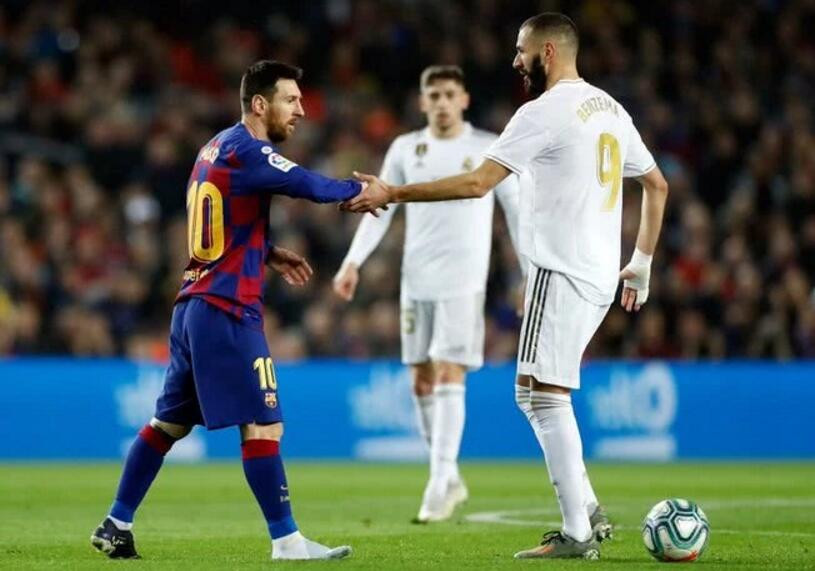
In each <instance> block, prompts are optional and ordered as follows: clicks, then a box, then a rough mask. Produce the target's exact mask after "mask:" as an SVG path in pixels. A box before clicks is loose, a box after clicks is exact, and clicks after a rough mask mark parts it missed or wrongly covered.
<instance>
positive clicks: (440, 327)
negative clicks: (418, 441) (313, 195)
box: [334, 65, 519, 523]
mask: <svg viewBox="0 0 815 571" xmlns="http://www.w3.org/2000/svg"><path fill="white" fill-rule="evenodd" d="M419 87H420V90H421V93H420V106H421V109H422V111H423V112H424V114H425V115H426V116H427V122H428V125H427V127H425V128H424V129H420V130H418V131H413V132H411V133H407V134H405V135H402V136H400V137H398V138H397V139H396V140H395V141H394V142H393V144H392V145H391V147H390V149H388V152H387V154H386V155H385V161H384V164H383V165H382V171H381V177H382V179H383V180H385V181H386V182H388V183H389V184H396V185H398V184H406V183H412V182H426V181H430V180H435V179H437V178H442V177H445V176H451V175H455V174H459V173H462V172H467V171H469V170H472V169H473V168H475V165H476V164H477V163H478V162H480V161H481V160H482V159H483V156H484V151H486V150H487V148H488V147H489V146H490V144H492V142H493V141H495V139H496V135H494V134H493V133H490V132H488V131H483V130H481V129H476V128H475V127H473V126H472V125H471V124H470V123H468V122H466V121H465V120H464V111H465V110H466V109H467V107H468V105H469V98H470V96H469V94H468V93H467V91H466V89H465V86H464V73H463V72H462V70H461V68H459V67H458V66H452V65H445V66H441V65H436V66H431V67H428V68H427V69H425V70H424V72H423V73H422V75H421V78H420V81H419ZM518 185H519V181H518V177H517V176H510V177H507V178H506V179H505V180H504V181H503V182H501V183H500V184H498V185H497V186H496V187H495V192H490V193H488V194H486V195H485V196H483V197H481V198H475V199H468V200H458V201H453V202H445V203H441V204H408V205H407V207H406V208H405V216H406V220H407V227H406V236H405V247H404V257H403V260H402V283H401V296H400V298H401V299H400V305H401V321H402V323H401V325H402V327H401V336H402V339H401V341H402V362H403V363H405V364H406V365H409V366H410V371H411V376H412V379H413V394H414V399H413V402H414V405H415V407H416V416H417V419H418V423H419V431H420V433H421V434H422V436H423V437H424V439H425V440H426V441H427V443H428V445H429V447H430V478H429V480H428V482H427V486H426V487H425V491H424V496H423V499H422V504H421V507H420V508H419V513H418V515H417V517H416V518H415V520H414V521H416V522H417V523H427V522H432V521H441V520H445V519H447V518H449V517H450V516H451V515H452V513H453V510H454V509H455V507H456V505H458V504H460V503H461V502H463V501H464V500H466V499H467V495H468V492H467V487H466V486H465V484H464V481H463V480H462V478H461V475H460V474H459V470H458V462H457V460H458V452H459V447H460V444H461V437H462V433H463V430H464V413H465V407H464V388H465V378H466V375H467V372H468V371H473V370H476V369H478V368H479V367H481V365H482V363H483V361H484V297H485V291H486V286H487V270H488V266H489V260H490V242H491V239H492V233H491V232H490V230H491V228H492V218H493V206H494V203H495V198H496V197H497V198H498V201H499V202H500V203H501V206H502V207H503V209H504V215H505V216H506V220H507V226H508V227H509V232H510V236H511V238H512V242H513V244H516V242H517V240H516V237H517V227H518V196H519V192H518ZM395 212H396V208H390V209H389V210H387V211H386V212H384V213H383V215H382V216H380V217H374V216H372V215H370V214H366V215H365V216H364V217H363V218H362V220H361V222H360V224H359V227H358V228H357V232H356V234H355V235H354V240H353V242H352V243H351V247H350V249H349V251H348V255H347V256H346V257H345V260H344V261H343V264H342V266H341V267H340V270H339V272H337V275H336V276H335V277H334V291H335V292H336V293H337V294H338V295H339V296H340V297H342V298H343V299H345V300H347V301H350V300H351V299H352V298H353V296H354V292H355V290H356V287H357V283H358V281H359V268H360V266H362V264H363V263H364V262H365V260H366V259H367V258H368V256H369V255H370V254H371V252H373V250H374V249H375V248H376V246H377V245H378V244H379V242H380V240H382V237H383V236H384V235H385V232H386V231H387V230H388V226H389V225H390V223H391V220H392V219H393V215H394V213H395ZM516 250H517V248H516Z"/></svg>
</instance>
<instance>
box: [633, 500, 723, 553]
mask: <svg viewBox="0 0 815 571" xmlns="http://www.w3.org/2000/svg"><path fill="white" fill-rule="evenodd" d="M708 539H710V524H709V523H708V521H707V516H706V515H705V512H703V511H702V508H700V507H699V506H697V505H696V504H695V503H693V502H691V501H688V500H682V499H679V498H672V499H670V500H662V501H661V502H659V503H658V504H657V505H655V506H654V507H652V508H651V511H649V512H648V515H646V516H645V521H644V522H643V523H642V541H643V543H645V549H647V550H648V553H650V554H651V555H653V556H654V557H655V558H656V559H658V560H660V561H696V560H697V559H699V557H701V555H702V552H703V551H704V550H705V548H706V547H707V542H708Z"/></svg>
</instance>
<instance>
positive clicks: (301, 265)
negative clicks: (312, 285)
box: [267, 246, 314, 286]
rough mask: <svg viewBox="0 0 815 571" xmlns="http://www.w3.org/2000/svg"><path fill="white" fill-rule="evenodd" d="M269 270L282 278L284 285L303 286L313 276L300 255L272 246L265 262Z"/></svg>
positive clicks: (312, 272)
mask: <svg viewBox="0 0 815 571" xmlns="http://www.w3.org/2000/svg"><path fill="white" fill-rule="evenodd" d="M267 263H268V265H269V267H270V268H272V269H273V270H274V271H276V272H277V273H279V274H280V275H281V276H283V279H284V280H286V283H288V284H289V285H293V286H304V285H306V283H307V282H308V280H309V279H310V278H311V276H312V275H313V274H314V270H312V269H311V266H310V265H309V263H308V262H307V261H306V259H305V258H304V257H303V256H301V255H300V254H295V253H294V252H292V251H291V250H287V249H286V248H281V247H280V246H274V247H273V248H272V251H271V252H269V259H268V261H267Z"/></svg>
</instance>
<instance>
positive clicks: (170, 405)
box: [155, 297, 283, 430]
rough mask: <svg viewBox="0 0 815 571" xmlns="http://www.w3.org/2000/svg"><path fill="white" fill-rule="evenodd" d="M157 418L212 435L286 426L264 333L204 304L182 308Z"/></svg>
mask: <svg viewBox="0 0 815 571" xmlns="http://www.w3.org/2000/svg"><path fill="white" fill-rule="evenodd" d="M258 325H259V324H258ZM155 417H156V418H157V419H159V420H162V421H164V422H171V423H174V424H183V425H185V426H191V425H193V424H203V425H204V426H206V427H207V428H208V429H210V430H212V429H215V428H223V427H225V426H233V425H236V424H249V423H252V422H256V423H258V424H271V423H274V422H281V421H282V420H283V415H282V412H281V410H280V403H279V402H278V400H277V378H276V376H275V371H274V364H273V363H272V359H271V357H270V356H269V347H268V345H267V344H266V338H265V336H264V335H263V330H262V329H261V328H260V327H257V326H256V327H251V326H249V325H247V324H245V323H242V322H241V321H239V320H238V319H237V318H235V317H233V316H231V315H229V314H228V313H226V312H225V311H223V310H221V309H218V308H217V307H215V306H214V305H212V304H209V303H207V302H206V301H204V300H203V299H199V298H195V297H193V298H191V299H188V300H185V301H181V302H179V303H177V304H176V305H175V308H174V309H173V320H172V324H171V326H170V366H169V367H168V368H167V374H166V376H165V378H164V390H163V391H162V392H161V395H160V396H159V397H158V400H157V401H156V414H155Z"/></svg>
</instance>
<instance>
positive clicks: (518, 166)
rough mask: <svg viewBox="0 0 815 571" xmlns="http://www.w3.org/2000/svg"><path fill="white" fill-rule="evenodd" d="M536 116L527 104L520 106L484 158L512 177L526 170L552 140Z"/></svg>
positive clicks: (534, 111) (542, 118)
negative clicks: (495, 163) (499, 165)
mask: <svg viewBox="0 0 815 571" xmlns="http://www.w3.org/2000/svg"><path fill="white" fill-rule="evenodd" d="M531 103H534V102H531ZM540 115H541V109H539V108H538V107H536V106H533V105H531V104H530V103H527V104H526V105H523V106H521V108H520V109H518V111H516V112H515V115H513V116H512V119H510V120H509V123H507V126H506V127H505V128H504V131H503V132H502V133H501V135H500V136H499V137H498V139H497V140H495V142H493V143H492V145H490V147H489V148H488V149H487V152H486V153H484V155H485V157H486V158H488V159H492V160H493V161H495V162H497V163H500V164H502V165H503V166H505V167H506V168H508V169H509V170H511V171H512V172H514V173H515V174H520V173H521V171H523V170H524V169H526V168H528V167H529V164H530V163H531V162H532V159H534V158H535V156H536V155H538V154H539V153H540V152H541V151H542V150H544V149H545V148H546V147H547V146H548V145H549V143H550V142H551V140H552V129H551V127H550V126H549V125H547V124H546V123H545V121H544V119H545V117H541V116H540Z"/></svg>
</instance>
